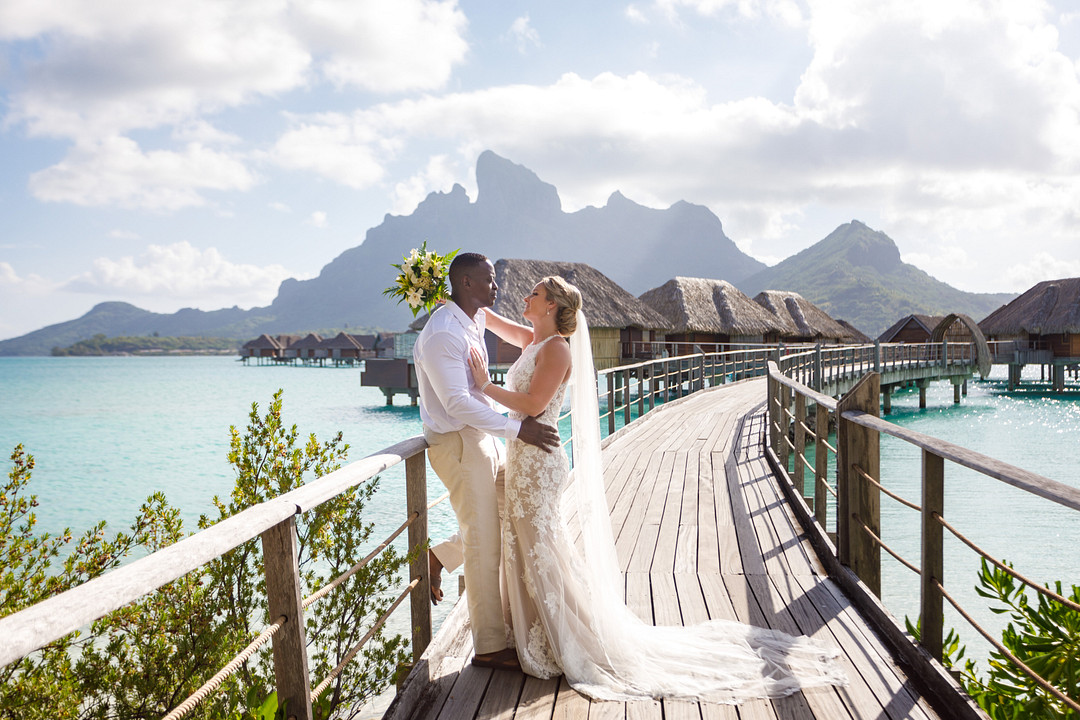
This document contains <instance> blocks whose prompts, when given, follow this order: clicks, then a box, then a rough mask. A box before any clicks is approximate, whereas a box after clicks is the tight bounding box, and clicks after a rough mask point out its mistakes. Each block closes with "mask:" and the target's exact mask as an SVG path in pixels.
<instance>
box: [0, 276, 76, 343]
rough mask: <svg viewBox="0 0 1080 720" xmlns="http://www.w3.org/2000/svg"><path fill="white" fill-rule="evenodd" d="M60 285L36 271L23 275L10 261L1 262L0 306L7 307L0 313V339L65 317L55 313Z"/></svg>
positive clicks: (14, 335) (20, 333)
mask: <svg viewBox="0 0 1080 720" xmlns="http://www.w3.org/2000/svg"><path fill="white" fill-rule="evenodd" d="M58 287H59V283H55V282H52V281H50V280H48V279H46V278H43V277H41V276H39V275H35V274H33V273H30V274H27V275H25V276H20V275H19V274H18V272H17V271H16V270H15V268H14V267H13V266H12V265H11V264H10V263H7V262H3V261H0V307H3V308H4V311H3V312H0V339H2V338H9V337H16V336H18V335H22V334H24V333H27V332H30V331H31V330H36V329H37V328H39V327H41V326H42V325H45V324H47V323H48V322H56V321H57V320H58V319H59V318H60V317H63V316H57V315H56V308H55V303H54V301H53V297H54V295H55V293H56V290H57V288H58ZM50 312H51V314H50ZM61 312H63V310H61ZM68 317H70V316H68Z"/></svg>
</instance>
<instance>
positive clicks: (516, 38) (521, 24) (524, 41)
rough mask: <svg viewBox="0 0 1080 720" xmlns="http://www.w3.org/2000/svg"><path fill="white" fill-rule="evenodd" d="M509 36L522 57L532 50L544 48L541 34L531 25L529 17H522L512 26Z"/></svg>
mask: <svg viewBox="0 0 1080 720" xmlns="http://www.w3.org/2000/svg"><path fill="white" fill-rule="evenodd" d="M509 36H510V39H511V40H512V41H513V43H514V46H515V47H516V48H517V51H518V52H519V53H521V54H522V55H525V54H527V53H528V52H529V50H530V49H531V48H539V47H543V43H541V42H540V33H538V32H537V31H536V28H534V27H533V26H532V25H531V24H530V22H529V16H528V15H522V16H521V17H519V18H516V19H515V20H514V22H513V23H511V24H510V33H509Z"/></svg>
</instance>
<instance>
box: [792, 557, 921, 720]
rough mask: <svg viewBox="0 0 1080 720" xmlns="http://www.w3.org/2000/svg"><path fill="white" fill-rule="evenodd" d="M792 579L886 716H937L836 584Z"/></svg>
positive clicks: (798, 578)
mask: <svg viewBox="0 0 1080 720" xmlns="http://www.w3.org/2000/svg"><path fill="white" fill-rule="evenodd" d="M792 580H793V582H795V583H798V585H799V586H800V587H801V588H802V589H803V591H804V593H805V594H806V595H807V596H809V598H810V601H811V602H810V603H809V604H810V605H811V606H812V607H815V608H816V609H817V610H818V612H820V613H821V614H822V616H823V617H827V618H835V619H836V620H838V621H839V622H829V628H830V629H831V630H833V631H834V635H835V637H836V639H837V642H838V644H839V645H840V647H841V648H842V649H844V651H845V652H846V653H847V654H848V655H849V656H850V657H851V659H852V662H853V664H854V665H855V667H856V668H857V669H858V670H859V672H860V674H861V675H862V676H863V678H864V679H865V681H866V683H867V685H868V686H869V687H870V689H871V690H872V691H873V692H874V694H875V695H876V696H877V697H878V698H880V699H882V700H883V701H884V704H885V710H886V714H887V716H888V717H892V718H897V720H899V718H906V717H918V718H926V717H930V718H937V717H938V714H937V713H936V711H934V709H933V708H932V707H931V706H930V703H929V702H928V701H927V700H926V699H925V698H922V697H917V693H916V692H915V691H914V689H913V687H912V684H911V681H910V680H909V679H908V678H907V676H906V674H905V673H904V672H903V670H901V669H900V667H899V666H898V665H897V663H896V661H895V660H893V659H892V655H891V654H890V653H889V652H888V650H886V649H885V646H884V645H882V644H881V641H880V640H878V638H877V636H876V635H875V633H874V631H873V630H871V629H870V628H869V627H868V626H867V625H866V622H865V621H864V620H863V619H862V618H861V617H860V616H859V614H858V613H857V612H856V610H855V608H854V607H853V606H852V605H851V603H850V601H849V600H848V599H847V597H846V596H845V595H844V593H843V592H842V591H841V590H840V588H839V587H837V585H836V583H834V582H833V581H832V580H830V579H828V578H820V579H819V578H810V577H806V576H803V577H798V576H795V577H793V578H792Z"/></svg>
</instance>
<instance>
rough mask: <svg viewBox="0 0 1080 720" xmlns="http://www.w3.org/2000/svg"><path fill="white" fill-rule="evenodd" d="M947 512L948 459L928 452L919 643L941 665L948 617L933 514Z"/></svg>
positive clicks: (924, 473)
mask: <svg viewBox="0 0 1080 720" xmlns="http://www.w3.org/2000/svg"><path fill="white" fill-rule="evenodd" d="M944 512H945V460H944V458H942V457H941V456H940V455H935V454H934V453H932V452H930V451H929V450H923V453H922V568H921V571H922V574H921V577H920V584H921V586H922V592H921V602H920V611H919V613H920V615H921V617H922V634H921V639H920V642H921V643H922V646H923V647H924V648H926V651H927V652H928V653H930V655H931V656H932V657H933V658H934V659H935V660H937V661H938V662H941V645H942V633H943V632H944V623H945V616H944V614H943V610H942V596H941V591H940V590H938V589H937V586H936V585H934V582H933V581H934V580H937V581H938V582H941V583H942V584H944V577H945V561H944V550H943V548H944V543H943V542H942V527H941V523H939V522H938V521H937V519H936V518H935V517H934V515H941V514H942V513H944Z"/></svg>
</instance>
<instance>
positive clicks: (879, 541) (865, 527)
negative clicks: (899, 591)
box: [851, 514, 922, 575]
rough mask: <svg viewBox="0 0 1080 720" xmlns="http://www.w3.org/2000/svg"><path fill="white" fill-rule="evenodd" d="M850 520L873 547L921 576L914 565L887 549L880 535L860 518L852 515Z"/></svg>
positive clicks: (887, 546)
mask: <svg viewBox="0 0 1080 720" xmlns="http://www.w3.org/2000/svg"><path fill="white" fill-rule="evenodd" d="M851 519H852V520H854V521H855V523H856V524H857V525H858V526H859V527H860V528H861V529H862V531H863V532H864V533H866V535H867V536H868V537H869V538H870V539H871V540H872V541H873V542H874V544H875V545H877V546H878V547H879V548H881V549H882V550H884V551H885V552H887V553H889V554H890V555H892V556H893V558H894V559H895V560H896V561H897V562H898V563H900V564H901V565H903V566H904V567H906V568H907V569H908V570H910V571H911V572H913V573H915V574H916V575H922V570H920V569H919V568H917V567H915V565H914V564H912V563H910V562H908V561H907V560H905V559H904V558H903V557H902V556H901V555H900V554H899V553H897V552H896V551H895V550H893V549H892V548H891V547H889V545H888V544H887V543H886V542H885V541H884V540H882V539H881V536H880V535H878V534H877V533H875V532H874V531H873V530H871V529H870V527H869V526H868V525H867V524H866V523H865V522H863V520H862V518H860V517H859V516H858V515H854V514H853V515H852V516H851Z"/></svg>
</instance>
